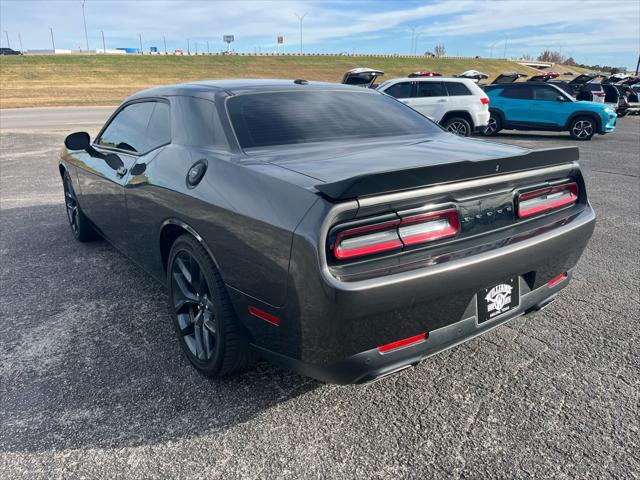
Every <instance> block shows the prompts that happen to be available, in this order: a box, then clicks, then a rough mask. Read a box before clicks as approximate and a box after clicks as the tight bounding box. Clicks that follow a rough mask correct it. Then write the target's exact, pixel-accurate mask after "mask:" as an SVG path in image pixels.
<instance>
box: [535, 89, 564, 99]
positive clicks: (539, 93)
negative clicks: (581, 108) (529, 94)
mask: <svg viewBox="0 0 640 480" xmlns="http://www.w3.org/2000/svg"><path fill="white" fill-rule="evenodd" d="M559 95H560V92H558V91H557V90H555V89H554V88H547V87H535V88H534V89H533V99H534V100H545V101H555V100H556V98H558V96H559Z"/></svg>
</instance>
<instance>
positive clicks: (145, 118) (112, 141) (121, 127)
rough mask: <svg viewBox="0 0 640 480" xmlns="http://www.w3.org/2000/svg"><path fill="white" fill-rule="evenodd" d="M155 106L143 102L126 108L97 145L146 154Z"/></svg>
mask: <svg viewBox="0 0 640 480" xmlns="http://www.w3.org/2000/svg"><path fill="white" fill-rule="evenodd" d="M155 104H156V102H143V103H134V104H132V105H129V106H127V107H125V108H124V109H123V110H121V111H120V113H118V115H117V116H116V117H115V118H114V119H113V121H112V122H111V123H110V124H109V125H108V126H107V128H106V129H105V131H104V132H102V135H101V136H100V138H99V139H98V141H97V144H98V145H101V146H103V147H111V148H118V149H120V150H127V151H129V152H134V153H142V152H144V151H145V148H146V133H147V125H149V119H150V118H151V113H152V112H153V108H154V106H155Z"/></svg>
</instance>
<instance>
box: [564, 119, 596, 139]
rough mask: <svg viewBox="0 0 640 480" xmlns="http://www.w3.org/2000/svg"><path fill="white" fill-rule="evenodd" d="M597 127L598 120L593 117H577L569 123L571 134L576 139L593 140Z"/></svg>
mask: <svg viewBox="0 0 640 480" xmlns="http://www.w3.org/2000/svg"><path fill="white" fill-rule="evenodd" d="M597 128H598V126H597V124H596V121H595V120H594V119H593V118H592V117H586V116H585V117H576V118H574V119H573V120H571V123H570V124H569V134H570V135H571V138H573V139H574V140H579V141H586V140H591V137H593V135H594V134H595V133H596V130H597Z"/></svg>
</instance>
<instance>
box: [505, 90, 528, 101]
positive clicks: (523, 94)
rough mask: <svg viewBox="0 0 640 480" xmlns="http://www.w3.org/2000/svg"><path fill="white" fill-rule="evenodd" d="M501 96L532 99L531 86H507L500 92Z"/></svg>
mask: <svg viewBox="0 0 640 480" xmlns="http://www.w3.org/2000/svg"><path fill="white" fill-rule="evenodd" d="M500 96H501V97H504V98H513V99H516V100H531V88H529V87H505V89H504V90H503V91H502V93H500Z"/></svg>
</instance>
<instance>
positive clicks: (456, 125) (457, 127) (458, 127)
mask: <svg viewBox="0 0 640 480" xmlns="http://www.w3.org/2000/svg"><path fill="white" fill-rule="evenodd" d="M442 126H443V128H444V129H445V130H447V131H448V132H451V133H453V134H454V135H459V136H461V137H468V136H469V135H471V125H470V124H469V122H468V121H467V120H466V119H464V118H462V117H451V118H448V119H447V120H446V121H445V122H444V124H443V125H442Z"/></svg>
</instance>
